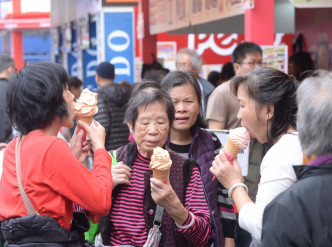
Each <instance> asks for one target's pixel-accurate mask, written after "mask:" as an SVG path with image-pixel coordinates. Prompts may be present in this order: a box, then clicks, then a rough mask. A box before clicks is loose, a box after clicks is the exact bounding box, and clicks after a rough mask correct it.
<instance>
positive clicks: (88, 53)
mask: <svg viewBox="0 0 332 247" xmlns="http://www.w3.org/2000/svg"><path fill="white" fill-rule="evenodd" d="M82 55H83V82H84V88H88V89H89V90H90V91H96V90H97V88H98V86H97V84H96V81H95V74H96V66H97V47H96V46H92V47H91V48H90V49H85V50H83V51H82Z"/></svg>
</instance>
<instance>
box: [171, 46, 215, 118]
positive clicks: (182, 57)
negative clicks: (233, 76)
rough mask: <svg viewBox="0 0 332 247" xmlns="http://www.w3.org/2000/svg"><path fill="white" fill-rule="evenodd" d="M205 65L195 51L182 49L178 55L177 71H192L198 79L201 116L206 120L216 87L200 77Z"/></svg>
mask: <svg viewBox="0 0 332 247" xmlns="http://www.w3.org/2000/svg"><path fill="white" fill-rule="evenodd" d="M202 65H203V60H202V58H201V57H200V56H199V55H198V53H197V52H196V51H195V50H192V49H188V48H182V49H181V50H179V52H178V54H177V55H176V69H177V70H179V71H191V72H192V73H194V75H195V76H196V77H197V81H198V84H199V87H200V89H201V92H202V104H201V106H202V107H201V115H202V117H203V118H204V119H205V113H206V106H207V102H208V99H209V97H210V94H211V93H212V91H213V90H214V86H213V85H212V84H211V83H210V82H209V81H207V80H205V79H203V78H202V77H200V75H199V73H200V72H201V69H202Z"/></svg>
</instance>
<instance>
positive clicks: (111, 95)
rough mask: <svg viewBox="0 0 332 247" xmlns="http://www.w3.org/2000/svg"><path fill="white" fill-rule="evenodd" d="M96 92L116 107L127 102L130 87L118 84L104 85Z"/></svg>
mask: <svg viewBox="0 0 332 247" xmlns="http://www.w3.org/2000/svg"><path fill="white" fill-rule="evenodd" d="M97 93H98V97H101V98H104V99H107V101H110V102H112V103H114V104H115V105H116V106H118V107H120V106H123V105H125V104H127V103H128V101H129V98H130V89H129V88H127V87H125V86H122V85H119V84H109V85H105V86H103V87H101V88H99V89H98V90H97Z"/></svg>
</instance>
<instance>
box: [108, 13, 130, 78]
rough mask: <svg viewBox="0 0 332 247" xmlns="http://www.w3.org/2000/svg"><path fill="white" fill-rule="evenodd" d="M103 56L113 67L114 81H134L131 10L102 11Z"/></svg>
mask: <svg viewBox="0 0 332 247" xmlns="http://www.w3.org/2000/svg"><path fill="white" fill-rule="evenodd" d="M104 20H105V23H104V28H105V58H106V61H109V62H110V63H112V64H113V65H114V67H115V82H119V81H122V80H126V81H128V82H130V83H134V56H135V54H134V52H135V51H134V35H133V25H134V24H133V12H106V13H104Z"/></svg>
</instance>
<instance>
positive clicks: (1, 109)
mask: <svg viewBox="0 0 332 247" xmlns="http://www.w3.org/2000/svg"><path fill="white" fill-rule="evenodd" d="M7 88H8V80H7V79H4V78H0V142H6V143H9V142H10V141H11V139H12V138H13V136H12V125H11V123H10V121H9V119H8V116H7V112H6V94H7Z"/></svg>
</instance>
